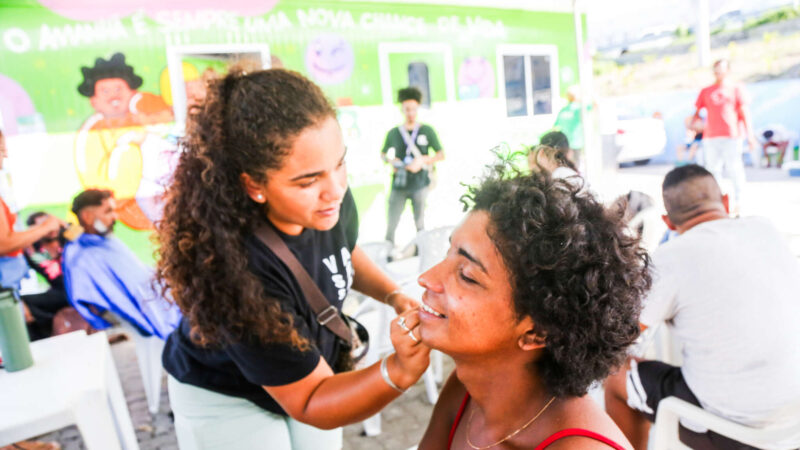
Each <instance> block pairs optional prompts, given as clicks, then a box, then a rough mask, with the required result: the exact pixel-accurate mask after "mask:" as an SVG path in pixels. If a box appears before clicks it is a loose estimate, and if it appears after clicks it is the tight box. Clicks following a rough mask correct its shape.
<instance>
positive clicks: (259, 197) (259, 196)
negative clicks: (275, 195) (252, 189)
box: [256, 194, 264, 201]
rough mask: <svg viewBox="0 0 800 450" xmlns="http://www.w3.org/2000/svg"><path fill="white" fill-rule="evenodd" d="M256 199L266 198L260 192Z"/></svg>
mask: <svg viewBox="0 0 800 450" xmlns="http://www.w3.org/2000/svg"><path fill="white" fill-rule="evenodd" d="M256 200H258V201H263V200H264V196H263V195H261V194H258V195H256Z"/></svg>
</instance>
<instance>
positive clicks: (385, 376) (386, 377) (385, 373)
mask: <svg viewBox="0 0 800 450" xmlns="http://www.w3.org/2000/svg"><path fill="white" fill-rule="evenodd" d="M392 354H393V353H389V354H388V355H386V356H384V357H383V359H381V376H382V377H383V381H385V382H386V384H388V385H389V386H391V387H392V389H394V390H395V391H397V392H399V393H401V394H402V393H404V392H405V391H406V390H405V389H400V387H399V386H398V385H396V384H394V381H392V379H391V378H389V369H388V368H387V367H386V361H388V360H389V357H390V356H392Z"/></svg>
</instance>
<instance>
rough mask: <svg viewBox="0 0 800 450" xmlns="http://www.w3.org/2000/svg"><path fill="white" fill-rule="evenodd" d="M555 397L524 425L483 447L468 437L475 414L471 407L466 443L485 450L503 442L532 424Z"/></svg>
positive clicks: (476, 449) (477, 449) (479, 449)
mask: <svg viewBox="0 0 800 450" xmlns="http://www.w3.org/2000/svg"><path fill="white" fill-rule="evenodd" d="M555 399H556V398H555V397H553V398H551V399H550V401H549V402H547V404H546V405H544V407H543V408H542V409H540V410H539V412H538V413H536V415H535V416H533V419H531V420H529V421H528V422H527V423H525V425H523V426H521V427H519V428H517V429H516V430H514V431H513V432H512V433H511V434H509V435H508V436H506V437H504V438H503V439H500V440H499V441H497V442H495V443H494V444H490V445H487V446H485V447H480V446H477V445H475V444H473V443H472V441H471V440H470V438H469V429H470V427H471V426H472V418H473V417H474V416H475V410H474V409H473V410H472V412H471V413H470V414H469V421H468V422H467V444H469V446H470V447H472V448H474V449H475V450H486V449H487V448H492V447H494V446H495V445H500V444H502V443H503V442H505V441H507V440H509V439H511V438H512V437H514V436H516V435H517V434H518V433H519V432H520V431H522V430H524V429H525V428H527V427H528V425H530V424H532V423H533V421H535V420H536V419H538V418H539V416H541V415H542V413H543V412H544V411H545V410H546V409H547V407H548V406H550V404H551V403H553V401H554V400H555Z"/></svg>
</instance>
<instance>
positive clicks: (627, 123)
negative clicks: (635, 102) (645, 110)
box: [614, 111, 667, 164]
mask: <svg viewBox="0 0 800 450" xmlns="http://www.w3.org/2000/svg"><path fill="white" fill-rule="evenodd" d="M614 144H615V146H616V149H617V162H618V163H628V162H632V163H634V164H647V162H648V161H650V159H651V158H654V157H656V156H658V155H660V154H661V153H663V152H664V147H666V145H667V133H666V131H664V121H663V120H662V119H661V115H660V114H658V113H655V114H653V115H651V116H647V115H644V114H642V113H641V112H639V111H625V112H622V113H618V114H617V120H616V135H615V137H614Z"/></svg>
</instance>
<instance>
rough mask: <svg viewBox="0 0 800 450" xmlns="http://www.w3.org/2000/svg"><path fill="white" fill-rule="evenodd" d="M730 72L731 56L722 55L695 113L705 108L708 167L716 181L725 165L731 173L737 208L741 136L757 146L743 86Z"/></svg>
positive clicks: (752, 147) (742, 178)
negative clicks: (728, 57)
mask: <svg viewBox="0 0 800 450" xmlns="http://www.w3.org/2000/svg"><path fill="white" fill-rule="evenodd" d="M729 72H730V63H729V62H728V60H726V59H720V60H718V61H717V62H715V63H714V78H715V80H716V81H715V82H714V84H712V85H711V86H708V87H706V88H704V89H703V90H702V91H700V95H698V96H697V101H696V102H695V107H696V111H695V113H694V117H698V118H699V117H700V110H702V109H705V110H706V113H707V122H706V128H705V131H704V133H703V143H704V144H703V145H704V148H705V153H706V154H705V159H706V168H707V169H708V170H709V172H711V173H712V174H714V178H716V179H717V182H720V181H721V180H722V174H723V169H724V171H725V172H726V173H727V174H728V175H729V176H730V177H731V181H733V201H734V205H735V206H734V208H733V209H734V210H736V209H738V205H739V202H740V201H741V193H742V187H743V186H744V183H745V176H744V164H743V163H742V156H741V153H742V149H741V139H742V138H746V139H747V142H748V145H749V147H750V150H755V148H756V138H755V136H754V135H753V129H752V127H751V126H750V117H749V112H748V110H747V99H746V93H745V91H744V88H743V87H742V85H741V84H739V83H735V82H733V81H731V80H730V79H729V78H728V73H729ZM742 129H744V134H742Z"/></svg>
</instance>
